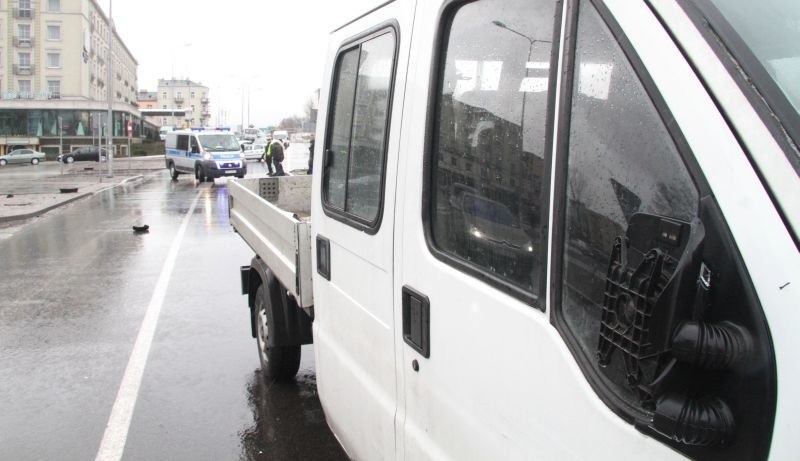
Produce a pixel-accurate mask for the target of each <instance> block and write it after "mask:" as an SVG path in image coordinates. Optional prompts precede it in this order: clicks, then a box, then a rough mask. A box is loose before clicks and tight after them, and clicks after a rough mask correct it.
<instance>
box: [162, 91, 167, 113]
mask: <svg viewBox="0 0 800 461" xmlns="http://www.w3.org/2000/svg"><path fill="white" fill-rule="evenodd" d="M161 97H162V98H164V99H167V92H166V91H165V92H163V93H161ZM166 108H167V106H164V109H166Z"/></svg>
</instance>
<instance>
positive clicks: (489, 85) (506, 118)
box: [431, 0, 555, 297]
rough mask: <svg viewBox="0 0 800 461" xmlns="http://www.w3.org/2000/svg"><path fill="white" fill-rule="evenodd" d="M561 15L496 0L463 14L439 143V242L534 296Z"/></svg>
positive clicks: (454, 36) (456, 22)
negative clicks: (555, 47) (555, 23)
mask: <svg viewBox="0 0 800 461" xmlns="http://www.w3.org/2000/svg"><path fill="white" fill-rule="evenodd" d="M534 12H535V13H534ZM554 17H555V2H553V1H545V0H539V1H535V2H528V1H521V0H487V1H480V2H474V3H470V4H467V5H464V6H462V7H461V8H459V9H458V10H457V11H456V12H455V14H454V16H453V18H452V24H451V26H450V29H449V34H448V38H447V42H446V49H445V50H444V51H443V53H444V69H443V75H442V79H441V82H440V94H439V100H438V105H437V116H438V118H437V120H436V123H437V125H436V138H435V140H434V142H435V148H434V154H433V155H434V160H433V161H434V172H433V184H432V188H431V189H432V196H433V197H432V199H433V206H432V207H431V208H432V211H431V213H432V218H431V222H432V236H433V240H434V243H435V245H436V247H437V248H439V249H440V250H442V251H445V252H447V253H449V254H450V255H452V256H455V257H456V258H458V259H459V260H461V261H462V262H464V263H466V264H468V265H471V266H473V267H476V268H478V269H480V270H482V271H486V272H489V273H492V274H494V275H496V276H499V277H500V278H502V279H504V280H505V281H507V282H510V283H511V284H513V285H515V286H517V287H520V288H522V289H524V290H526V291H528V292H531V293H532V294H533V295H534V297H536V296H537V295H538V293H539V282H540V268H541V262H542V258H543V255H544V251H543V249H542V243H543V241H544V236H543V231H542V226H543V224H544V223H545V218H544V213H545V210H544V209H543V206H542V205H543V196H544V195H546V194H545V191H543V186H542V185H543V182H545V178H543V167H544V157H545V120H546V113H547V91H548V87H549V85H548V78H549V72H550V54H551V50H552V34H553V21H554Z"/></svg>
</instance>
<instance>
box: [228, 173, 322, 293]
mask: <svg viewBox="0 0 800 461" xmlns="http://www.w3.org/2000/svg"><path fill="white" fill-rule="evenodd" d="M228 191H229V193H230V198H229V211H230V220H231V225H233V228H234V229H235V230H236V231H237V232H238V233H239V235H240V236H241V237H242V238H243V239H244V241H245V242H247V244H248V245H250V248H252V249H253V251H255V252H256V254H257V255H258V256H259V257H260V258H261V259H262V260H264V262H265V263H266V264H267V266H268V267H269V268H270V269H271V270H272V272H273V273H274V274H275V277H277V279H278V280H280V282H281V283H282V284H283V285H284V286H285V287H286V289H287V290H288V291H289V293H290V294H291V295H292V296H294V297H295V299H296V301H297V305H298V306H299V307H303V308H306V307H311V306H313V305H314V296H313V290H312V286H311V275H312V271H311V176H281V177H273V178H269V177H267V178H244V179H237V180H233V181H229V182H228Z"/></svg>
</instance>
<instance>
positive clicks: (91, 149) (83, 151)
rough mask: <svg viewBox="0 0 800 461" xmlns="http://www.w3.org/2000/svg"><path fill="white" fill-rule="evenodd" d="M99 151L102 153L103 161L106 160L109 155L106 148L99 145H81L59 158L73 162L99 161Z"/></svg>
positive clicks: (66, 161) (65, 161)
mask: <svg viewBox="0 0 800 461" xmlns="http://www.w3.org/2000/svg"><path fill="white" fill-rule="evenodd" d="M98 152H101V153H102V154H101V155H102V161H103V162H105V161H106V158H107V155H106V150H105V149H101V148H99V147H97V146H87V147H80V148H78V149H75V150H73V151H72V152H69V153H67V154H64V155H62V156H61V158H60V159H59V160H61V161H62V162H64V163H72V162H97V161H99V160H98Z"/></svg>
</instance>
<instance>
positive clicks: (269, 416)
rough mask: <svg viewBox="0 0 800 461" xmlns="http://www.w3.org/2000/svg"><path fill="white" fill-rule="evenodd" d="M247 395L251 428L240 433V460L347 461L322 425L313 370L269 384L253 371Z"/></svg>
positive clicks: (301, 371)
mask: <svg viewBox="0 0 800 461" xmlns="http://www.w3.org/2000/svg"><path fill="white" fill-rule="evenodd" d="M247 393H248V406H249V407H250V410H251V411H252V412H253V419H254V420H255V424H254V425H253V426H252V427H250V428H247V429H245V430H244V431H242V432H241V433H240V437H241V443H242V458H243V459H248V460H261V459H264V460H266V459H273V460H274V459H314V460H345V459H347V456H346V455H345V453H344V451H343V450H342V448H341V447H340V446H339V442H338V441H337V440H336V438H335V437H334V436H333V434H332V433H331V431H330V429H328V424H327V423H326V422H325V414H324V413H323V412H322V406H321V405H320V402H319V397H318V396H317V382H316V377H315V375H314V372H313V370H308V369H301V370H300V373H298V375H297V377H296V378H295V380H294V381H290V382H272V383H268V382H265V381H264V378H263V375H262V374H261V370H256V371H255V372H254V373H253V375H252V376H251V378H250V382H249V383H248V385H247Z"/></svg>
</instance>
